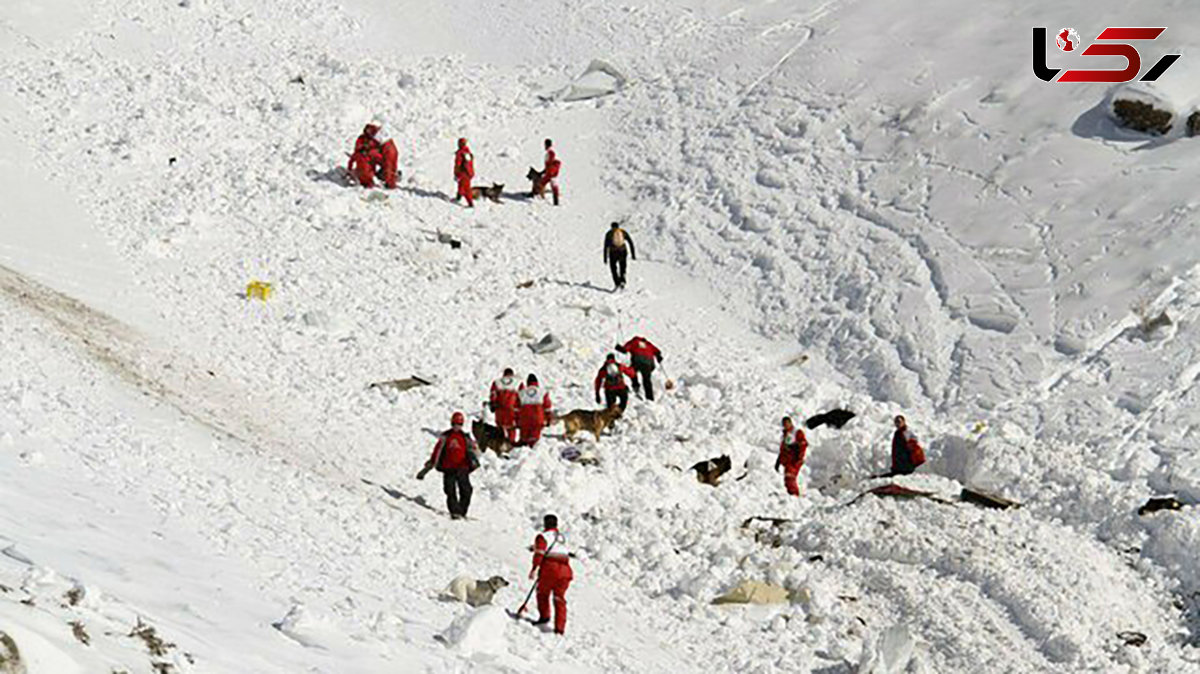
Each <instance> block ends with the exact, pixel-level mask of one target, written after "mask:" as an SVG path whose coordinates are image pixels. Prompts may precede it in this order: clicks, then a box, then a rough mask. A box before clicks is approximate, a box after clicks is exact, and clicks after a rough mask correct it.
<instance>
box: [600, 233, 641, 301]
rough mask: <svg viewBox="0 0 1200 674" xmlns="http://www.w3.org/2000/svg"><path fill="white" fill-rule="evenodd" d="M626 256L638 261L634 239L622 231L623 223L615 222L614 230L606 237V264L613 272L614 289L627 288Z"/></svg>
mask: <svg viewBox="0 0 1200 674" xmlns="http://www.w3.org/2000/svg"><path fill="white" fill-rule="evenodd" d="M626 256H628V257H630V258H632V259H634V260H636V259H637V251H636V250H635V249H634V247H633V239H632V238H630V236H629V234H628V233H626V231H625V230H624V229H621V223H619V222H614V223H612V228H611V229H609V230H608V232H607V233H606V234H605V235H604V262H605V263H607V264H608V269H609V271H611V272H612V279H613V285H614V286H615V288H614V289H620V288H624V287H625V264H626Z"/></svg>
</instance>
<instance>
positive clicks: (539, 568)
mask: <svg viewBox="0 0 1200 674" xmlns="http://www.w3.org/2000/svg"><path fill="white" fill-rule="evenodd" d="M547 538H549V539H550V540H549V541H547V540H546V539H547ZM533 571H536V572H537V606H538V620H539V621H540V622H549V620H550V597H551V595H553V596H554V631H555V632H557V633H559V634H562V633H563V631H564V630H566V628H567V586H569V585H570V584H571V580H572V579H573V578H574V577H575V574H574V572H573V571H571V558H570V556H569V555H568V554H567V539H566V538H565V537H564V536H563V535H562V534H561V533H559V531H558V530H557V529H547V530H545V531H543V532H542V533H540V534H538V536H537V538H536V539H535V540H534V542H533Z"/></svg>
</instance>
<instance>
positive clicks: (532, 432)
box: [517, 374, 553, 447]
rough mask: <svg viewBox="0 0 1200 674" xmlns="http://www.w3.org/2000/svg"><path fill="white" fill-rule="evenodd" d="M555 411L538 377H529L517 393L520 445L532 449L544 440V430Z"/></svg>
mask: <svg viewBox="0 0 1200 674" xmlns="http://www.w3.org/2000/svg"><path fill="white" fill-rule="evenodd" d="M552 412H553V410H552V408H551V406H550V394H549V393H542V387H541V386H539V385H538V380H537V376H536V375H532V374H531V375H529V377H528V378H527V379H526V380H525V384H524V385H522V386H521V390H520V391H518V392H517V428H518V429H519V430H520V431H521V439H520V440H519V441H518V442H517V444H518V445H523V446H527V447H532V446H534V445H536V444H537V441H538V440H540V439H541V438H542V429H543V428H545V427H546V425H547V424H548V423H549V420H550V415H551V414H552Z"/></svg>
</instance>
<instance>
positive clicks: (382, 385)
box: [367, 375, 433, 392]
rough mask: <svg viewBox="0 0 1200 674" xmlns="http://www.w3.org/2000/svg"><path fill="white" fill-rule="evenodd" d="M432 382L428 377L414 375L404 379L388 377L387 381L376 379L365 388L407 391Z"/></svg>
mask: <svg viewBox="0 0 1200 674" xmlns="http://www.w3.org/2000/svg"><path fill="white" fill-rule="evenodd" d="M432 385H433V382H432V381H430V380H428V379H422V378H421V377H418V376H416V375H413V376H411V377H405V378H404V379H389V380H387V381H377V382H374V383H372V384H368V385H367V389H368V390H370V389H383V390H392V391H397V392H403V391H407V390H409V389H412V388H417V387H418V386H432Z"/></svg>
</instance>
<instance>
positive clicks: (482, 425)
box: [471, 419, 513, 456]
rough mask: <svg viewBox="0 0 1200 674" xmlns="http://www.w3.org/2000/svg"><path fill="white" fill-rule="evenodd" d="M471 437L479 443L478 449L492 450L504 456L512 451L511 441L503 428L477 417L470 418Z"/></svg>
mask: <svg viewBox="0 0 1200 674" xmlns="http://www.w3.org/2000/svg"><path fill="white" fill-rule="evenodd" d="M471 437H473V438H475V443H476V444H478V445H479V450H480V451H484V452H486V451H487V450H489V449H490V450H492V451H493V452H495V453H496V454H497V455H499V456H505V455H507V454H508V453H509V452H511V451H512V448H513V446H512V443H511V442H509V441H508V437H507V436H505V435H504V430H503V429H501V428H500V427H499V426H493V425H491V424H489V423H487V422H484V421H480V420H478V419H473V420H471Z"/></svg>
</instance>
